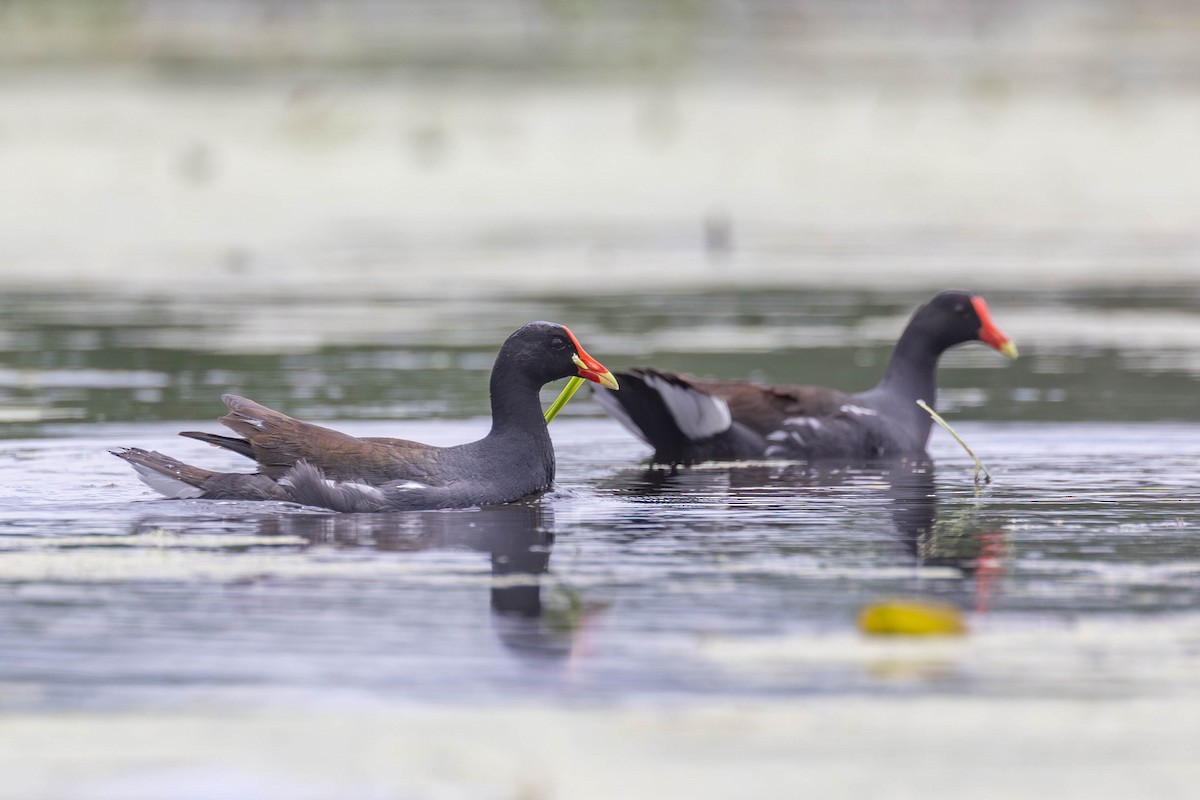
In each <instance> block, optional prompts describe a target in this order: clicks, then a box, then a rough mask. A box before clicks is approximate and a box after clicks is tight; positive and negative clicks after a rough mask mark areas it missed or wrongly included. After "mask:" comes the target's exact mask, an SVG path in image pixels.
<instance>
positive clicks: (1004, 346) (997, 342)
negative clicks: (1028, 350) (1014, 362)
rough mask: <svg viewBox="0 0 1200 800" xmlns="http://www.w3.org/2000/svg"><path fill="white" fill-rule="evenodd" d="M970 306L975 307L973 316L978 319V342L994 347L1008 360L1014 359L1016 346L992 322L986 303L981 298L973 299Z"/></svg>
mask: <svg viewBox="0 0 1200 800" xmlns="http://www.w3.org/2000/svg"><path fill="white" fill-rule="evenodd" d="M971 305H973V306H975V314H976V316H978V317H979V341H981V342H983V343H984V344H986V345H988V346H989V347H994V348H995V349H997V350H999V351H1000V352H1001V353H1003V354H1004V355H1006V356H1008V357H1009V358H1016V357H1017V346H1016V345H1015V344H1013V343H1012V340H1011V339H1009V338H1008V337H1007V336H1005V335H1004V333H1003V332H1002V331H1001V330H1000V329H999V328H997V327H996V323H994V322H992V314H991V312H990V311H988V305H987V302H985V301H984V299H983V298H982V297H973V298H971Z"/></svg>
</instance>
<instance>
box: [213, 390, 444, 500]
mask: <svg viewBox="0 0 1200 800" xmlns="http://www.w3.org/2000/svg"><path fill="white" fill-rule="evenodd" d="M221 400H222V401H224V403H225V405H226V406H228V407H229V413H228V414H226V415H225V416H223V417H221V418H220V419H219V420H218V422H220V423H221V424H222V425H225V426H226V427H227V428H229V429H230V430H232V431H234V432H235V433H237V434H239V435H241V436H242V437H244V438H245V439H246V441H248V442H249V443H250V447H251V449H252V450H253V453H254V458H255V460H256V461H257V462H258V463H259V465H260V467H261V468H262V472H263V473H265V474H267V475H270V476H271V477H273V478H278V477H282V476H283V474H284V473H286V472H287V471H288V470H289V469H291V467H292V466H293V465H295V464H296V463H297V462H300V461H307V462H308V463H309V464H312V465H313V466H315V467H317V468H318V469H320V470H321V471H322V472H324V473H325V475H326V476H327V477H328V478H330V479H332V480H338V481H350V480H361V481H366V482H368V483H384V482H386V481H394V480H416V481H421V482H422V483H428V482H430V481H431V480H432V476H433V474H434V473H435V472H436V471H435V470H434V469H433V467H434V463H433V462H435V461H436V456H437V453H438V452H440V450H441V448H438V447H433V446H431V445H427V444H421V443H420V442H410V441H406V440H404V439H360V438H358V437H356V436H351V435H349V434H346V433H342V432H340V431H335V430H333V429H332V428H326V427H324V426H321V425H315V424H313V423H311V422H303V421H301V420H298V419H293V418H292V417H289V416H287V415H286V414H281V413H280V412H278V411H275V410H274V409H270V408H267V407H266V406H264V405H262V404H260V403H256V402H254V401H253V400H249V399H247V398H245V397H239V396H237V395H232V394H227V395H222V397H221Z"/></svg>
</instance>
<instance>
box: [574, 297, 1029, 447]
mask: <svg viewBox="0 0 1200 800" xmlns="http://www.w3.org/2000/svg"><path fill="white" fill-rule="evenodd" d="M976 340H978V341H981V342H983V343H984V344H987V345H989V346H991V347H993V348H995V349H996V350H999V351H1000V352H1001V353H1003V354H1004V355H1006V356H1008V357H1009V358H1016V357H1017V348H1016V346H1015V345H1014V344H1013V343H1012V342H1011V341H1009V339H1008V337H1006V336H1005V335H1004V334H1003V333H1001V332H1000V330H999V328H997V327H996V326H995V324H993V323H992V318H991V315H990V314H989V313H988V307H987V303H985V302H984V300H983V298H982V297H980V296H979V295H976V294H972V293H970V292H959V291H946V292H941V293H940V294H938V295H936V296H935V297H934V298H933V299H932V300H930V301H929V302H928V303H926V304H925V305H923V306H921V307H920V308H918V309H917V310H916V313H914V314H913V316H912V319H911V320H909V323H908V327H906V328H905V329H904V333H902V334H901V335H900V340H899V341H898V342H897V343H896V349H895V350H894V351H893V353H892V358H891V361H890V362H889V363H888V366H887V371H886V372H885V373H884V375H883V380H881V381H880V382H879V384H878V385H877V386H876V387H875V388H874V389H870V390H868V391H865V392H858V393H855V394H847V393H845V392H840V391H838V390H836V389H827V388H824V387H821V386H766V385H762V384H756V383H742V382H734V381H713V380H701V379H698V378H691V377H687V376H685V375H679V374H677V373H673V372H661V371H658V370H653V369H638V370H633V371H631V372H628V373H617V376H618V378H619V379H620V381H621V393H620V394H619V395H617V394H613V393H611V392H607V391H604V390H603V389H597V390H596V400H597V401H599V403H600V405H601V406H602V407H603V408H604V410H605V411H606V412H608V414H609V415H610V416H612V417H613V418H614V419H616V420H617V421H618V422H620V423H621V424H622V425H624V426H625V427H626V428H628V429H629V430H630V431H632V432H633V433H634V434H635V435H637V436H638V437H640V438H641V439H642V440H643V441H645V442H646V443H647V444H649V445H650V446H651V447H653V448H654V461H655V462H657V463H661V464H692V463H695V462H698V461H737V460H747V459H763V458H766V459H804V460H811V459H821V458H841V459H859V458H868V459H875V458H889V457H894V456H903V455H916V454H921V453H924V451H925V442H926V441H927V440H928V438H929V429H930V425H931V420H930V417H929V414H928V413H926V412H925V411H924V410H923V409H922V408H921V407H920V406H918V405H917V401H918V400H924V401H926V402H927V403H929V404H930V405H932V404H933V402H934V396H935V394H936V392H937V387H936V383H935V377H936V376H935V373H936V371H937V362H938V358H939V357H940V356H941V354H942V353H943V352H945V351H946V350H948V349H949V348H951V347H954V346H955V345H958V344H962V343H964V342H971V341H976Z"/></svg>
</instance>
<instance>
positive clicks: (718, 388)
mask: <svg viewBox="0 0 1200 800" xmlns="http://www.w3.org/2000/svg"><path fill="white" fill-rule="evenodd" d="M681 377H682V376H681ZM684 380H686V381H687V382H688V383H690V384H691V385H692V386H694V387H695V388H696V389H698V390H700V391H702V392H705V393H707V394H711V395H714V396H716V397H720V398H722V399H723V400H725V402H726V403H728V404H729V412H730V414H732V415H733V419H734V421H735V422H739V423H741V424H742V425H745V426H746V427H747V428H750V429H751V430H753V431H755V432H758V433H763V434H766V433H770V432H771V431H774V430H778V429H779V428H780V426H782V425H783V421H784V420H785V419H788V418H789V417H818V418H821V417H831V416H833V415H835V414H838V413H839V411H840V409H841V407H842V406H843V405H844V404H846V403H847V402H848V401H849V396H848V395H846V394H845V393H844V392H839V391H837V390H836V389H828V388H826V387H824V386H767V385H764V384H759V383H739V382H736V381H705V380H697V379H694V378H684Z"/></svg>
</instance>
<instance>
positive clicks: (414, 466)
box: [113, 322, 617, 511]
mask: <svg viewBox="0 0 1200 800" xmlns="http://www.w3.org/2000/svg"><path fill="white" fill-rule="evenodd" d="M573 375H579V376H581V377H583V378H586V379H588V380H590V381H594V382H595V383H597V384H599V385H602V386H605V387H607V388H608V389H611V390H616V388H617V382H616V380H615V379H614V378H613V376H612V374H611V373H610V372H609V371H608V370H607V369H606V368H605V367H604V366H603V365H602V364H601V363H600V362H598V361H596V360H595V359H594V358H592V357H591V356H589V355H588V354H587V352H586V351H585V350H584V349H583V347H582V346H581V345H580V344H579V341H578V340H577V339H576V338H575V335H574V334H572V333H571V331H570V330H568V329H567V328H566V326H563V325H559V324H557V323H553V322H531V323H529V324H528V325H525V326H523V327H522V328H521V329H520V330H518V331H517V332H516V333H514V334H513V335H512V336H510V337H508V340H507V341H505V342H504V345H503V346H502V347H501V348H500V353H499V354H498V355H497V356H496V362H495V364H494V365H493V366H492V376H491V401H492V428H491V431H489V433H488V435H487V436H485V437H483V438H482V439H480V440H479V441H476V442H471V443H469V444H462V445H456V446H454V447H434V446H432V445H428V444H421V443H420V442H411V441H407V440H405V439H385V438H373V437H372V438H358V437H355V436H350V435H348V434H345V433H339V432H338V431H335V430H331V429H329V428H325V427H322V426H320V425H314V424H313V423H311V422H301V421H300V420H297V419H292V418H291V417H289V416H286V415H285V414H281V413H279V412H278V411H273V410H271V409H269V408H267V407H266V406H263V405H259V404H258V403H256V402H254V401H253V400H247V399H246V398H244V397H238V396H237V395H232V394H227V395H224V396H222V398H221V399H222V400H223V401H224V402H225V405H226V406H228V408H229V413H228V414H226V415H225V416H223V417H221V418H220V420H219V421H220V422H221V423H222V424H224V425H225V426H226V427H227V428H229V429H231V430H232V431H233V432H234V433H236V434H238V436H221V435H218V434H213V433H202V432H198V431H185V432H183V433H182V434H180V435H181V436H187V437H190V438H192V439H199V440H200V441H202V442H208V443H209V444H213V445H216V446H217V447H223V448H226V449H228V450H232V451H233V452H235V453H238V454H240V455H243V456H246V457H247V458H251V459H254V460H255V461H256V462H258V472H256V473H240V472H239V473H230V472H225V473H222V472H213V471H210V470H206V469H201V468H199V467H193V466H190V465H188V464H183V463H180V462H178V461H176V460H174V459H172V458H170V457H169V456H165V455H163V454H161V453H156V452H151V451H146V450H141V449H139V448H126V449H122V450H116V451H113V454H114V455H116V456H119V457H121V458H123V459H125V460H126V461H128V462H129V463H130V464H132V465H133V468H134V469H135V470H136V471H137V473H138V477H140V478H141V479H142V481H143V482H144V483H146V484H147V485H149V486H150V487H151V488H153V489H155V490H157V491H159V492H161V493H162V494H164V495H166V496H167V497H173V498H192V497H199V498H206V499H228V500H287V501H293V502H298V503H303V504H305V505H313V506H322V507H325V508H331V509H334V510H335V511H387V510H400V509H418V508H426V509H428V508H467V507H471V506H479V505H490V504H495V503H508V502H511V501H513V500H518V499H520V498H522V497H527V496H529V495H533V494H537V493H539V492H543V491H545V490H547V489H549V488H550V486H551V484H552V483H553V481H554V448H553V446H552V444H551V442H550V434H549V431H547V429H546V421H545V419H544V418H543V416H542V407H541V402H540V399H539V396H538V395H539V391H540V389H541V388H542V386H543V385H545V384H547V383H549V382H550V381H554V380H558V379H559V378H566V377H569V376H573Z"/></svg>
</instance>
